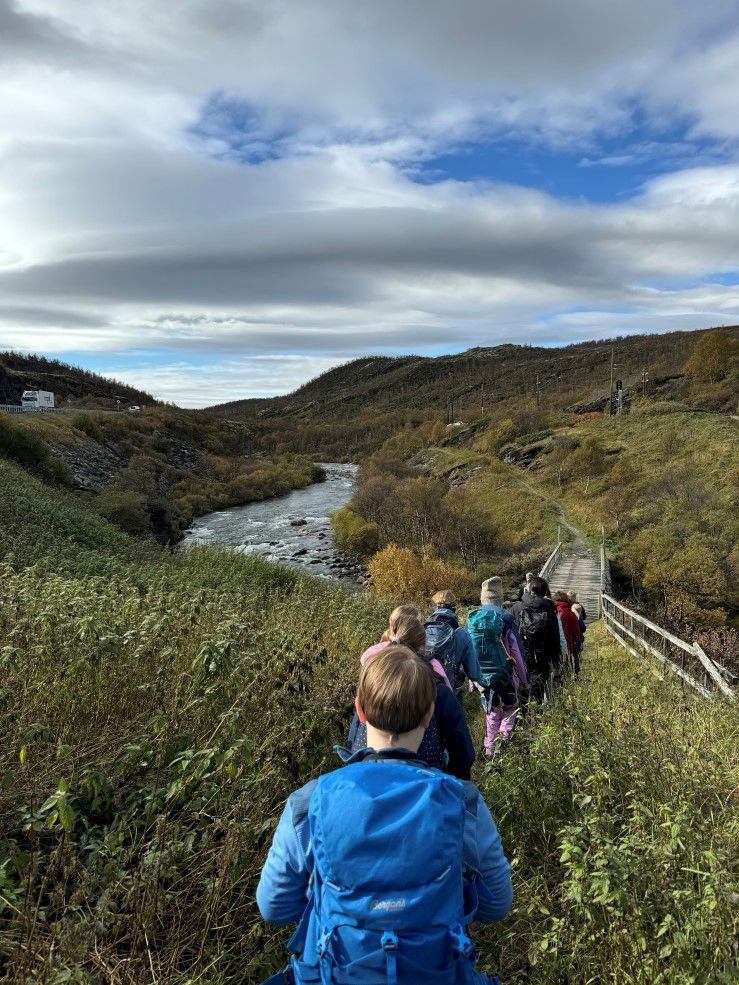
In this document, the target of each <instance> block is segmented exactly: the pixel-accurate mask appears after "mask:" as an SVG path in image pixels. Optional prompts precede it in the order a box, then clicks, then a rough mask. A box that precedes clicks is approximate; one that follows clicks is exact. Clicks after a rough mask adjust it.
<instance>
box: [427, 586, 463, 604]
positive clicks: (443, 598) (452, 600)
mask: <svg viewBox="0 0 739 985" xmlns="http://www.w3.org/2000/svg"><path fill="white" fill-rule="evenodd" d="M431 601H432V602H433V603H434V605H435V606H438V608H440V609H456V608H457V596H456V595H455V594H454V592H450V591H449V589H448V588H444V589H442V591H440V592H437V593H436V594H435V595H432V596H431Z"/></svg>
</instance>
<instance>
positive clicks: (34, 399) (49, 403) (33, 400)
mask: <svg viewBox="0 0 739 985" xmlns="http://www.w3.org/2000/svg"><path fill="white" fill-rule="evenodd" d="M21 407H22V408H23V410H53V409H54V394H53V393H52V392H51V391H50V390H24V391H23V396H22V397H21Z"/></svg>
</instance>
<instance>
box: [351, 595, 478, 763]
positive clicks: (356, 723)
mask: <svg viewBox="0 0 739 985" xmlns="http://www.w3.org/2000/svg"><path fill="white" fill-rule="evenodd" d="M399 612H400V613H401V614H400V615H397V613H399ZM410 612H416V615H410ZM419 616H420V613H418V612H417V610H415V609H413V608H412V607H411V606H400V608H399V609H396V610H395V612H393V614H392V615H391V617H390V626H391V630H392V627H394V632H395V634H396V635H395V636H394V637H393V642H392V643H389V642H381V643H378V644H376V645H375V646H372V647H370V648H369V650H366V651H365V652H364V653H363V654H362V657H361V660H362V664H363V666H366V665H367V664H368V663H370V662H371V661H373V660H376V659H377V657H378V656H379V655H380V654H381V653H383V652H384V651H385V650H386V649H388V648H389V647H390V646H392V645H394V644H402V645H404V646H407V647H408V648H409V649H410V650H412V651H413V652H414V653H416V654H418V656H420V657H421V659H423V660H425V661H427V662H428V663H429V665H430V666H431V669H432V671H433V673H434V679H435V681H436V704H435V707H434V714H433V717H432V719H431V721H430V723H429V725H428V727H427V729H426V731H425V733H424V736H423V740H422V742H421V746H420V748H419V750H418V754H419V756H420V757H421V759H423V760H424V762H426V763H428V765H429V766H435V767H437V768H438V769H441V770H444V772H445V773H451V774H452V776H456V777H458V778H459V779H460V780H469V778H470V774H471V771H472V764H473V763H474V761H475V747H474V745H473V744H472V736H471V735H470V730H469V728H468V726H467V720H466V719H465V717H464V712H463V711H462V706H461V705H460V703H459V701H458V700H457V698H456V697H455V696H454V692H453V691H452V689H451V688H450V687H449V682H448V681H447V679H446V677H445V676H443V668H442V667H441V665H440V664H439V663H438V662H437V661H436V660H432V661H429V659H428V656H427V654H426V650H425V647H426V634H425V633H424V629H423V624H422V623H421V620H420V618H419ZM347 746H348V748H349V750H350V752H351V753H355V752H358V751H359V750H360V749H364V748H366V746H367V728H366V726H365V725H364V723H363V722H362V721H361V719H360V718H359V716H358V715H356V714H355V715H354V719H353V721H352V724H351V726H350V728H349V735H348V737H347Z"/></svg>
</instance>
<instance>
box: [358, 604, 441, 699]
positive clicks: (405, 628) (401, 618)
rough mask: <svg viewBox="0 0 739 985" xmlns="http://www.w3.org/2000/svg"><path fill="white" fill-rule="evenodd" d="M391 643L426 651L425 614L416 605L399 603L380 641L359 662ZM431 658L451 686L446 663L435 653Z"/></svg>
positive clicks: (436, 668) (439, 672) (435, 668)
mask: <svg viewBox="0 0 739 985" xmlns="http://www.w3.org/2000/svg"><path fill="white" fill-rule="evenodd" d="M419 627H420V628H419ZM391 643H402V644H403V646H409V647H410V648H411V650H413V651H414V652H415V653H422V652H424V651H425V649H426V633H425V631H424V628H423V615H422V614H421V612H420V610H419V609H417V608H416V607H415V605H399V606H398V607H397V608H396V609H393V611H392V612H391V613H390V618H389V619H388V625H387V629H386V630H385V632H384V633H383V634H382V636H381V637H380V642H379V643H373V644H372V646H370V647H367V649H366V650H365V651H364V653H363V654H362V656H361V657H360V658H359V662H360V663H361V664H365V663H366V662H367V660H368V659H369V658H370V657H372V656H374V655H375V654H376V653H379V652H380V650H384V649H385V647H386V646H390V644H391ZM429 659H430V660H431V666H432V667H433V668H434V671H435V672H436V673H437V674H438V675H439V676H440V677H441V678H442V680H443V681H444V683H445V684H446V685H447V687H449V688H451V686H452V685H451V683H450V681H449V678H448V677H447V673H446V670H445V669H444V665H443V664H442V663H441V662H440V661H439V660H437V659H436V657H435V656H434V655H433V654H431V655H429Z"/></svg>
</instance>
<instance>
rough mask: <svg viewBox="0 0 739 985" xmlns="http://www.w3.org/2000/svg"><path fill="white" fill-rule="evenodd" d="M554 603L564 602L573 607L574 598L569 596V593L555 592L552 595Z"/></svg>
mask: <svg viewBox="0 0 739 985" xmlns="http://www.w3.org/2000/svg"><path fill="white" fill-rule="evenodd" d="M552 601H553V602H564V603H565V604H566V605H569V606H571V605H572V598H571V597H570V596H569V595H568V594H567V592H555V593H554V595H552Z"/></svg>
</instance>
